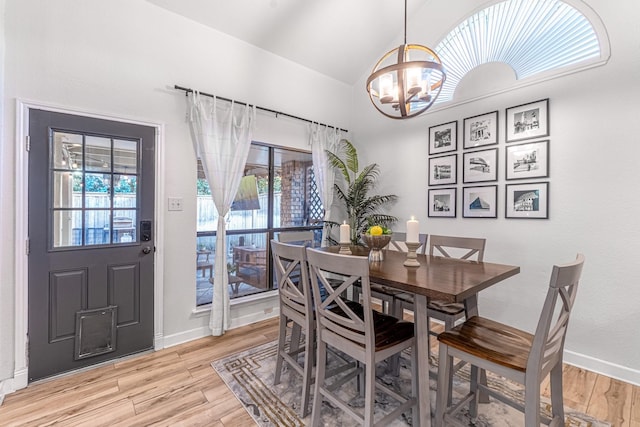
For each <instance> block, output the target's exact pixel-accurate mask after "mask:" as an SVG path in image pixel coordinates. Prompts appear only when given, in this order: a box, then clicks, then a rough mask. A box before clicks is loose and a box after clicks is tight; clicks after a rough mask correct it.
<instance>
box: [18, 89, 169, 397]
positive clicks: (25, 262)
mask: <svg viewBox="0 0 640 427" xmlns="http://www.w3.org/2000/svg"><path fill="white" fill-rule="evenodd" d="M29 109H39V110H46V111H52V112H57V113H64V114H72V115H77V116H84V117H92V118H97V119H104V120H113V121H119V122H126V123H132V124H136V125H142V126H149V127H153V128H155V129H156V141H155V153H156V158H155V162H156V167H155V181H156V182H155V184H156V185H155V196H156V197H155V206H154V223H155V226H156V229H155V235H156V251H155V254H154V286H153V287H154V320H153V324H154V325H153V331H154V340H153V345H154V349H155V350H160V349H162V348H164V328H163V318H164V301H163V295H164V275H163V274H162V271H161V266H163V265H164V250H163V248H164V199H165V198H164V187H165V182H164V178H163V177H164V168H165V163H164V124H163V123H158V122H149V121H143V120H139V119H131V118H127V117H121V116H115V115H113V114H106V113H98V112H87V111H84V110H81V109H75V108H69V107H64V106H60V105H54V104H47V103H42V102H38V101H29V100H25V99H20V98H18V99H17V100H16V141H15V143H16V145H15V146H16V159H15V160H16V177H15V179H16V188H15V192H16V205H15V210H14V214H15V227H16V235H15V248H14V250H15V252H14V253H15V294H14V296H15V304H14V307H15V324H14V331H15V334H14V372H13V384H12V387H11V388H12V389H13V390H19V389H21V388H24V387H26V386H27V385H28V382H29V381H28V379H29V375H28V372H29V359H28V344H29V343H28V337H27V333H28V315H29V307H28V301H29V300H28V290H29V286H28V285H29V274H28V267H29V257H28V256H27V237H28V230H29V229H28V225H29V219H28V212H29V205H28V194H29V176H28V174H29V167H28V166H29V156H28V155H27V150H26V138H27V135H28V133H29Z"/></svg>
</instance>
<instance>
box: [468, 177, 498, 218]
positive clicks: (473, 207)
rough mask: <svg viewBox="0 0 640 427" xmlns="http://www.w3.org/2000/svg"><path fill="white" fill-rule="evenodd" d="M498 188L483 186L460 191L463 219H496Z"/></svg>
mask: <svg viewBox="0 0 640 427" xmlns="http://www.w3.org/2000/svg"><path fill="white" fill-rule="evenodd" d="M497 204H498V186H497V185H484V186H479V187H464V188H463V189H462V217H463V218H497V212H498V209H497Z"/></svg>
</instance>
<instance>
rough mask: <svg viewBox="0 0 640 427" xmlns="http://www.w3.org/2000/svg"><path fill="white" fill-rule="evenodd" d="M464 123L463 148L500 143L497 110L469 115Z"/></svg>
mask: <svg viewBox="0 0 640 427" xmlns="http://www.w3.org/2000/svg"><path fill="white" fill-rule="evenodd" d="M463 123H464V126H463V128H464V134H463V141H464V143H463V148H465V149H466V148H474V147H480V146H483V145H492V144H497V143H498V112H497V111H492V112H491V113H486V114H481V115H479V116H473V117H467V118H466V119H464V121H463Z"/></svg>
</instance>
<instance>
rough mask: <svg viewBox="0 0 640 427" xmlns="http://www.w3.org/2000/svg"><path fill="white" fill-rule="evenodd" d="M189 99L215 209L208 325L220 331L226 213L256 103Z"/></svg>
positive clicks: (224, 320) (225, 299)
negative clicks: (211, 297)
mask: <svg viewBox="0 0 640 427" xmlns="http://www.w3.org/2000/svg"><path fill="white" fill-rule="evenodd" d="M188 102H189V107H190V108H189V112H190V114H189V118H190V123H191V135H192V139H193V143H194V145H195V147H196V152H197V153H198V155H199V157H200V160H201V161H202V166H203V168H204V173H205V176H206V177H207V181H208V182H209V188H211V197H212V198H213V203H214V204H215V206H216V210H217V211H218V228H217V234H216V252H215V264H214V265H215V274H214V278H213V283H214V286H213V301H212V304H211V317H210V319H209V327H210V328H211V334H212V335H222V334H224V332H225V331H226V330H227V329H229V289H228V284H229V277H228V276H227V258H226V247H227V235H226V216H227V213H228V212H229V209H230V208H231V204H232V203H233V199H234V198H235V196H236V192H237V191H238V186H239V185H240V180H241V178H242V175H243V174H244V166H245V163H246V161H247V156H248V155H249V149H250V147H251V138H252V136H253V127H254V125H255V114H256V112H255V106H254V107H251V106H249V105H247V106H239V105H235V104H234V103H233V102H231V103H230V102H227V101H223V100H218V99H217V98H211V97H204V96H201V95H199V94H198V93H197V92H194V93H193V94H192V95H190V96H189V101H188Z"/></svg>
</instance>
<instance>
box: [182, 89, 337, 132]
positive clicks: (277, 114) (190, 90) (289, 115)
mask: <svg viewBox="0 0 640 427" xmlns="http://www.w3.org/2000/svg"><path fill="white" fill-rule="evenodd" d="M173 87H174V89H177V90H183V91H185V95H186V94H189V93H190V92H194V90H193V89H190V88H187V87H182V86H178V85H174V86H173ZM198 93H199V94H200V95H203V96H208V97H210V98H218V99H222V100H223V101H229V102H235V103H236V104H240V105H247V104H246V103H245V102H240V101H234V100H233V99H229V98H224V97H222V96H215V95H211V94H210V93H205V92H198ZM256 108H257V109H258V110H262V111H266V112H268V113H273V114H275V115H276V117H278V116H285V117H290V118H292V119H296V120H302V121H303V122H307V123H318V125H320V126H327V127H330V128H333V129H338V130H341V131H342V132H349V131H348V130H347V129H342V128H336V127H335V126H330V125H325V124H324V123H319V122H314V121H311V120H309V119H305V118H303V117H298V116H294V115H293V114H287V113H283V112H282V111H276V110H272V109H270V108H264V107H259V106H257V105H256Z"/></svg>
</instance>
